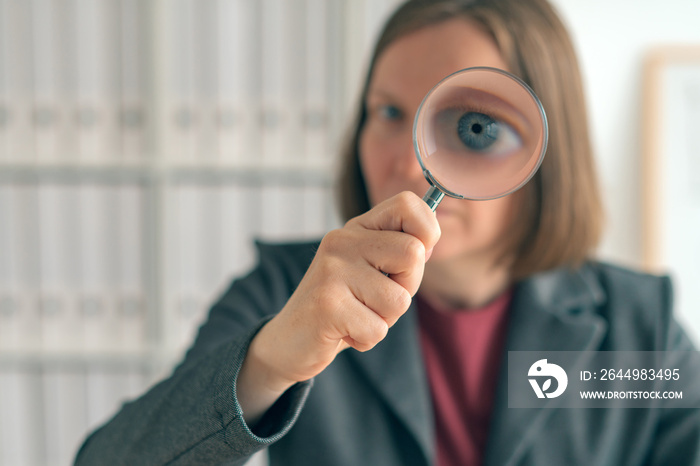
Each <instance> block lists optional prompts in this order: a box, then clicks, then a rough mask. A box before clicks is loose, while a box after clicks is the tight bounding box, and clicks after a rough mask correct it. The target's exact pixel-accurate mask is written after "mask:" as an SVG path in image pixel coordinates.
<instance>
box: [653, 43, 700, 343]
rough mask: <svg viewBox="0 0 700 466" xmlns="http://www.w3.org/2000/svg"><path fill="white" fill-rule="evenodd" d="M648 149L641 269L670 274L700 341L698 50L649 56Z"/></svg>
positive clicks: (673, 49)
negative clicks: (699, 336)
mask: <svg viewBox="0 0 700 466" xmlns="http://www.w3.org/2000/svg"><path fill="white" fill-rule="evenodd" d="M642 149H643V163H642V167H643V168H642V171H643V173H642V193H641V195H642V244H643V254H642V259H643V264H644V266H645V268H646V269H647V270H649V271H651V272H656V273H667V274H670V275H671V277H672V279H673V281H674V289H675V292H676V293H675V294H676V299H675V300H674V301H675V310H676V313H677V315H678V317H679V320H681V321H683V322H684V323H685V324H686V325H687V326H689V327H690V328H689V330H690V331H691V332H690V333H691V334H695V335H700V286H698V285H700V45H697V46H666V47H659V48H656V49H654V50H652V51H651V52H650V53H649V54H648V56H647V59H646V62H645V65H644V86H643V98H642Z"/></svg>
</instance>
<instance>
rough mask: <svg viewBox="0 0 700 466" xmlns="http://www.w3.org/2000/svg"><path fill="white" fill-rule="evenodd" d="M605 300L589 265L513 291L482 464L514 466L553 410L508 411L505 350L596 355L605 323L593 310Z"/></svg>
mask: <svg viewBox="0 0 700 466" xmlns="http://www.w3.org/2000/svg"><path fill="white" fill-rule="evenodd" d="M605 300H606V296H605V293H604V291H603V289H602V287H601V285H600V283H599V281H598V279H597V277H596V276H595V274H594V272H593V270H592V269H591V268H590V266H584V267H583V268H581V269H578V270H570V269H558V270H555V271H550V272H546V273H543V274H539V275H537V276H535V277H533V278H530V279H529V280H526V281H524V282H522V283H520V284H519V285H518V286H517V289H516V293H515V297H514V301H513V305H512V307H511V316H510V320H509V324H508V335H507V337H506V345H505V346H506V347H505V348H504V354H503V358H502V361H501V369H500V372H499V382H498V388H497V391H496V399H495V403H494V411H493V413H492V418H491V428H490V435H489V442H488V445H487V447H486V452H485V458H484V460H485V461H484V464H485V465H487V466H491V465H510V464H517V463H518V462H519V460H520V458H521V457H522V455H524V454H525V453H526V452H527V449H528V447H529V446H531V445H532V443H533V441H534V440H535V439H536V438H537V436H538V435H540V433H541V432H542V429H543V428H544V424H545V421H546V419H547V418H548V417H549V416H550V415H551V414H552V412H553V411H554V410H553V409H534V408H532V409H523V408H518V409H515V408H508V373H507V371H508V351H595V350H597V349H598V348H599V347H600V345H601V343H602V340H603V338H604V336H605V334H606V332H607V322H606V321H605V320H604V319H603V318H602V317H600V316H599V315H598V314H597V313H595V308H596V307H597V306H600V305H602V304H604V302H605ZM581 357H583V354H581ZM550 402H552V403H553V402H556V400H550Z"/></svg>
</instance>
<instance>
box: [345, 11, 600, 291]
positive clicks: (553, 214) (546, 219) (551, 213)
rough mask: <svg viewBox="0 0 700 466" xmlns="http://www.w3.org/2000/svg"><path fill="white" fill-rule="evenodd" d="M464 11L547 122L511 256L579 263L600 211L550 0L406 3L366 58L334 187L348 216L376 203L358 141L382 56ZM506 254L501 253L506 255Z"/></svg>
mask: <svg viewBox="0 0 700 466" xmlns="http://www.w3.org/2000/svg"><path fill="white" fill-rule="evenodd" d="M460 17H461V18H468V19H471V20H473V21H476V22H477V23H479V24H481V25H482V26H483V27H485V28H486V30H487V31H488V32H489V33H490V34H492V35H493V37H494V39H495V41H496V43H497V45H498V47H499V50H500V52H501V55H502V56H503V58H504V60H505V62H506V63H507V64H508V66H509V71H510V72H511V73H513V74H515V75H517V76H519V77H520V78H521V79H523V80H524V81H525V82H526V83H527V84H528V85H529V86H530V87H531V88H532V89H533V90H534V92H535V94H537V96H538V97H539V98H540V100H541V102H542V105H543V107H544V109H545V112H546V113H547V119H548V123H549V143H548V146H547V153H546V155H545V158H544V161H543V163H542V166H541V167H540V169H539V170H538V172H537V173H536V174H535V176H534V177H533V178H532V179H531V180H530V182H529V183H528V184H527V185H525V186H524V187H523V188H522V189H521V194H520V196H521V199H520V200H519V202H518V212H517V217H516V218H515V220H514V225H516V226H517V232H514V234H513V237H512V238H511V241H510V242H509V243H508V244H507V245H506V248H507V251H506V255H507V256H509V257H512V258H513V259H512V260H513V263H512V265H511V270H512V274H513V276H514V277H515V278H522V277H525V276H527V275H530V274H533V273H535V272H537V271H541V270H547V269H551V268H554V267H558V266H561V265H569V266H575V265H577V264H580V263H581V262H582V261H583V260H584V259H585V258H586V257H587V256H588V255H589V254H590V253H591V251H592V250H593V248H594V247H595V246H596V245H597V243H598V241H599V238H600V234H601V229H602V223H603V210H602V204H601V199H600V194H599V192H598V182H597V176H596V172H595V166H594V161H593V155H592V149H591V143H590V139H589V134H588V123H587V114H586V109H585V99H584V94H583V85H582V82H581V76H580V72H579V67H578V63H577V59H576V54H575V51H574V48H573V45H572V43H571V39H570V37H569V35H568V33H567V30H566V28H565V27H564V25H563V24H562V22H561V20H560V19H559V17H558V16H557V14H556V12H555V11H554V9H553V8H552V6H551V5H549V4H548V3H547V2H546V0H409V1H407V2H405V3H404V4H403V5H402V6H401V7H399V9H398V10H396V12H395V13H394V14H393V16H392V17H391V18H390V19H389V20H388V22H387V23H386V25H385V26H384V30H383V31H382V33H381V35H380V37H379V40H378V42H377V44H376V46H375V49H374V54H373V56H372V58H371V61H370V67H369V72H368V73H367V78H366V80H365V82H364V86H363V90H362V94H361V99H360V102H359V107H358V111H357V114H356V117H355V119H354V121H353V123H352V126H351V127H350V132H349V133H348V136H349V137H348V138H347V140H346V143H345V145H344V146H343V148H342V161H341V176H340V179H339V184H338V194H339V207H340V211H341V215H342V216H343V217H344V218H345V219H346V220H347V219H350V218H352V217H355V216H357V215H359V214H361V213H363V212H365V211H367V210H368V209H369V208H370V203H369V199H368V196H367V190H366V188H365V182H364V179H363V176H362V171H361V168H360V162H359V154H358V141H359V137H360V133H361V131H362V129H363V126H364V122H365V118H366V106H365V98H366V94H367V88H368V85H369V82H370V78H371V76H372V71H373V69H374V66H375V63H376V61H377V58H378V57H379V56H380V55H381V54H382V52H384V50H386V48H387V47H388V46H389V45H390V44H391V43H392V42H393V41H395V40H396V39H398V38H400V37H402V36H404V35H406V34H409V33H411V32H413V31H416V30H418V29H420V28H423V27H426V26H430V25H434V24H437V23H440V22H442V21H446V20H448V19H453V18H460ZM504 257H505V256H504Z"/></svg>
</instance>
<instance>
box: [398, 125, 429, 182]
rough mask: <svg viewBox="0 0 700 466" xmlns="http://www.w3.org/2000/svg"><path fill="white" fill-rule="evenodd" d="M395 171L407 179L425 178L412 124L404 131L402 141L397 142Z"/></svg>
mask: <svg viewBox="0 0 700 466" xmlns="http://www.w3.org/2000/svg"><path fill="white" fill-rule="evenodd" d="M394 172H395V173H396V174H397V175H400V176H401V177H402V178H405V179H407V180H415V179H422V178H424V177H423V169H422V168H421V166H420V163H419V162H418V158H417V157H416V152H415V150H414V147H413V134H412V126H411V128H409V129H407V130H406V131H402V134H401V136H400V142H397V147H396V155H395V157H394Z"/></svg>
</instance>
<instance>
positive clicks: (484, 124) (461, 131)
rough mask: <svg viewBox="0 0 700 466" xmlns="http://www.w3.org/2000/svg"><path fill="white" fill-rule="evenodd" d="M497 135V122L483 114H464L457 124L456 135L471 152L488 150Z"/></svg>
mask: <svg viewBox="0 0 700 466" xmlns="http://www.w3.org/2000/svg"><path fill="white" fill-rule="evenodd" d="M498 133H499V125H498V122H497V121H496V120H494V119H493V118H491V117H490V116H488V115H485V114H483V113H478V112H468V113H465V114H464V115H462V117H461V118H460V119H459V121H458V122H457V135H458V136H459V139H460V140H461V141H462V143H463V144H464V145H465V146H467V148H468V149H471V150H476V151H481V150H484V149H487V148H489V147H490V146H491V145H492V144H493V143H494V142H496V140H497V139H498Z"/></svg>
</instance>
